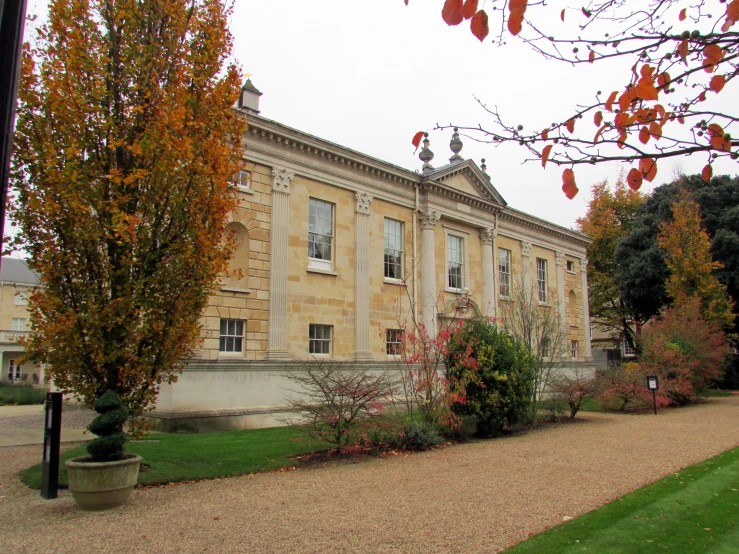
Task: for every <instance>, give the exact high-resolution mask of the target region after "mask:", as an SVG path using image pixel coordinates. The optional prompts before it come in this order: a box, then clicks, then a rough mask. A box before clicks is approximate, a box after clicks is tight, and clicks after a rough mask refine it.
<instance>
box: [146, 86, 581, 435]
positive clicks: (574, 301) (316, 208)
mask: <svg viewBox="0 0 739 554" xmlns="http://www.w3.org/2000/svg"><path fill="white" fill-rule="evenodd" d="M245 94H248V91H247V92H245ZM253 100H254V99H253V98H252V99H251V100H250V101H249V102H247V101H245V102H243V104H242V105H243V106H247V105H248V106H251V107H250V108H243V109H244V110H245V112H244V113H245V115H246V116H247V120H248V123H249V128H248V131H247V132H246V134H245V136H244V140H243V143H244V162H243V172H242V174H240V175H241V177H240V178H239V183H240V185H241V189H242V192H240V196H241V203H240V206H239V208H238V209H237V210H236V211H235V213H234V214H233V223H232V225H233V226H234V231H235V232H236V234H237V235H236V236H237V239H238V241H239V248H238V249H237V253H236V256H235V258H234V260H233V262H232V270H233V275H231V276H229V277H228V279H227V280H226V281H225V283H224V286H223V288H222V290H221V292H220V294H218V295H216V296H215V297H214V298H213V300H212V302H211V305H210V306H209V308H208V309H207V310H206V313H205V314H204V318H203V326H204V341H203V345H202V348H201V350H200V352H199V354H200V358H199V359H197V360H194V361H192V362H191V363H190V364H189V365H188V366H187V368H186V369H185V372H184V374H183V375H182V376H181V377H180V380H179V382H178V383H177V384H175V385H173V386H171V387H164V389H163V391H162V394H161V397H160V401H159V404H158V406H157V412H156V413H155V416H156V417H157V418H158V419H159V423H160V425H159V426H160V427H169V428H171V427H172V423H171V422H172V421H173V420H179V421H180V422H182V421H183V420H185V421H186V422H187V424H192V425H195V426H196V427H200V428H212V427H213V426H215V427H218V428H229V427H243V426H247V427H249V426H263V425H270V424H274V423H275V422H276V420H275V419H274V417H273V416H274V414H275V413H279V412H280V410H281V408H282V407H283V404H284V400H285V395H286V390H287V389H288V388H290V384H289V382H288V381H287V380H286V378H285V372H286V371H287V370H300V368H301V367H303V361H310V360H313V359H328V360H335V361H341V362H345V363H347V364H349V365H351V364H373V365H374V366H377V367H391V366H392V367H394V366H395V362H394V361H393V357H392V356H391V355H388V351H387V349H388V345H387V341H388V340H390V339H389V337H390V336H391V333H390V332H392V331H394V330H397V329H400V328H401V327H402V326H403V324H404V323H406V324H407V323H409V322H410V318H411V316H412V313H411V310H413V308H414V307H415V310H416V314H415V315H416V317H417V318H418V320H419V321H422V322H423V323H424V324H425V325H426V326H427V328H429V329H430V330H431V332H434V330H435V328H436V326H437V322H438V318H439V315H440V312H443V311H444V306H446V305H448V304H449V303H450V302H454V301H455V300H458V299H460V298H461V297H462V295H467V296H468V297H469V298H471V299H472V300H473V301H474V302H475V304H476V305H477V306H478V307H479V309H480V311H482V312H483V313H484V314H485V315H488V316H491V317H492V316H495V314H496V311H497V309H498V307H499V305H500V303H501V302H506V301H508V300H507V298H506V296H505V294H504V293H505V290H501V282H500V281H501V279H504V280H505V279H506V277H505V276H503V275H502V273H501V271H502V272H503V273H506V272H508V277H507V279H508V281H509V283H510V281H511V279H513V278H514V276H516V275H522V276H523V278H524V279H525V280H526V281H527V283H528V284H529V286H537V284H538V283H539V281H541V282H542V283H543V284H542V285H541V286H542V287H544V289H545V290H546V291H547V292H546V300H547V301H548V302H552V306H551V308H552V309H556V310H558V311H559V313H560V317H561V318H562V320H563V322H564V323H565V324H566V328H567V343H566V344H565V345H563V348H564V349H565V350H569V351H570V352H571V354H572V356H571V361H572V363H573V364H586V363H589V362H590V361H591V358H590V342H589V336H588V327H589V323H588V310H587V301H588V300H587V274H586V273H585V272H584V267H585V264H586V261H585V257H586V247H587V244H588V242H589V239H588V238H587V237H585V236H584V235H581V234H580V233H577V232H575V231H572V230H569V229H566V228H563V227H560V226H558V225H554V224H552V223H549V222H547V221H544V220H541V219H539V218H536V217H534V216H531V215H529V214H526V213H524V212H522V211H518V210H515V209H513V208H511V207H509V206H508V205H507V203H506V202H505V200H504V199H503V198H502V196H501V195H500V194H499V193H498V191H497V190H496V189H495V187H494V186H493V185H492V183H491V180H490V177H489V176H488V175H487V173H486V172H485V169H486V168H485V165H484V163H483V165H482V166H478V164H476V163H475V162H473V161H472V160H466V161H465V160H464V159H462V158H461V156H459V151H460V149H461V142H460V141H459V139H458V136H456V135H455V137H456V140H454V139H453V142H452V146H453V147H454V148H456V150H455V149H453V153H454V157H453V158H452V160H451V163H449V164H446V165H443V166H442V167H438V168H434V167H432V166H431V164H430V161H431V160H432V159H433V154H432V153H431V152H430V149H429V143H428V141H426V142H425V143H424V149H423V151H422V152H421V156H419V157H421V159H422V160H423V161H424V162H425V165H424V167H423V172H422V173H419V172H415V171H410V170H407V169H403V168H400V167H397V166H394V165H392V164H389V163H387V162H384V161H382V160H378V159H375V158H372V157H370V156H367V155H365V154H362V153H360V152H356V151H353V150H350V149H348V148H345V147H343V146H340V145H337V144H334V143H331V142H328V141H326V140H323V139H320V138H318V137H315V136H312V135H309V134H307V133H303V132H301V131H298V130H296V129H293V128H290V127H287V126H285V125H282V124H281V123H278V122H275V121H272V120H269V119H267V118H264V117H262V116H260V115H258V113H257V111H256V109H255V108H254V105H255V104H254V102H253ZM256 106H257V107H258V103H257V104H256ZM244 183H247V185H246V186H244ZM501 266H503V269H501ZM239 275H241V277H239ZM503 289H505V287H504V286H503ZM555 299H556V302H553V300H555ZM554 304H556V305H554ZM224 322H226V323H224ZM388 330H389V331H390V332H389V331H388ZM213 417H216V419H218V420H219V423H218V424H216V423H214V422H213ZM155 421H156V420H155ZM167 422H169V423H167Z"/></svg>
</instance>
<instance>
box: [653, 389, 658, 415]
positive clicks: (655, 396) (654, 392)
mask: <svg viewBox="0 0 739 554" xmlns="http://www.w3.org/2000/svg"><path fill="white" fill-rule="evenodd" d="M652 400H653V401H654V415H657V391H656V390H653V391H652Z"/></svg>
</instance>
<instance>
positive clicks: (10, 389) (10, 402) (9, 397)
mask: <svg viewBox="0 0 739 554" xmlns="http://www.w3.org/2000/svg"><path fill="white" fill-rule="evenodd" d="M47 392H48V391H47V390H46V389H45V388H37V387H33V386H31V385H25V384H23V385H2V386H0V406H23V405H29V404H43V403H44V401H45V400H46V393H47Z"/></svg>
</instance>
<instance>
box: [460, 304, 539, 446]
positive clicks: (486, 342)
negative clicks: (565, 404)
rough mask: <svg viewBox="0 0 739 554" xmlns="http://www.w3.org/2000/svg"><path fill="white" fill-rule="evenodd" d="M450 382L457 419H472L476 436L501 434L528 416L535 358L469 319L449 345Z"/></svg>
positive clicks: (502, 334) (492, 329)
mask: <svg viewBox="0 0 739 554" xmlns="http://www.w3.org/2000/svg"><path fill="white" fill-rule="evenodd" d="M449 350H450V353H449V356H448V358H447V366H448V367H449V380H450V383H451V385H452V390H453V391H454V393H455V394H456V395H457V401H456V402H454V403H453V404H452V411H453V412H454V414H455V415H456V416H457V417H461V418H464V417H473V418H474V419H475V420H476V422H477V428H476V431H475V434H476V436H478V437H493V436H497V435H500V434H501V433H502V432H503V431H504V430H505V429H506V428H507V427H509V426H512V425H515V424H517V423H519V422H521V421H524V420H525V419H526V418H527V413H528V409H529V405H530V402H531V396H532V377H533V368H534V360H533V358H532V357H531V354H530V353H529V351H528V350H527V349H526V348H525V347H524V346H523V345H522V344H521V343H520V342H519V341H517V340H516V339H515V338H514V337H512V336H511V335H509V334H508V333H506V332H501V331H498V329H497V327H496V326H495V324H494V323H490V322H488V321H487V320H485V319H481V318H477V319H472V320H468V321H467V322H466V323H465V325H464V327H463V328H462V330H461V331H460V332H459V333H457V334H456V335H455V336H454V337H453V339H452V341H451V344H450V347H449Z"/></svg>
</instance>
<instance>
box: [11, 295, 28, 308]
mask: <svg viewBox="0 0 739 554" xmlns="http://www.w3.org/2000/svg"><path fill="white" fill-rule="evenodd" d="M13 304H15V305H16V306H28V293H27V292H17V293H15V299H14V301H13Z"/></svg>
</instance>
